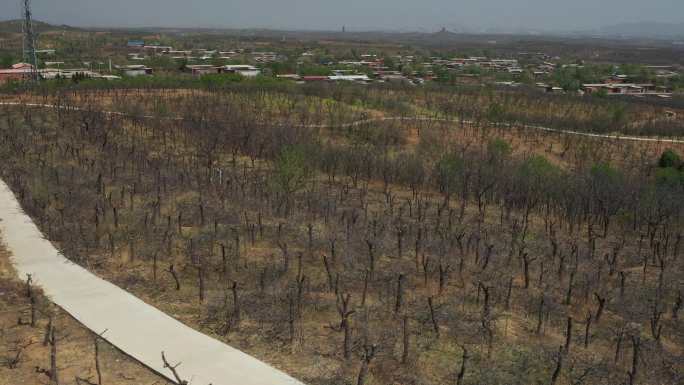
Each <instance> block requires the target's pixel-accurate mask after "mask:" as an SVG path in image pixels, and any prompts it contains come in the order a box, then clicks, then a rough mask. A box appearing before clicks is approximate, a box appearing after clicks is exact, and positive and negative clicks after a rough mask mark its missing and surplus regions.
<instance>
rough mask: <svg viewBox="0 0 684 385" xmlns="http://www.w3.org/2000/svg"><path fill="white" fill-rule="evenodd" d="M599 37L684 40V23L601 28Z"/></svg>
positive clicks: (623, 24)
mask: <svg viewBox="0 0 684 385" xmlns="http://www.w3.org/2000/svg"><path fill="white" fill-rule="evenodd" d="M598 32H599V34H601V35H607V36H622V37H648V38H665V39H672V38H684V23H658V22H638V23H621V24H615V25H612V26H607V27H604V28H601V29H600V30H599V31H598Z"/></svg>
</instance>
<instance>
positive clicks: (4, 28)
mask: <svg viewBox="0 0 684 385" xmlns="http://www.w3.org/2000/svg"><path fill="white" fill-rule="evenodd" d="M22 23H23V20H2V21H0V33H20V32H21V24H22ZM33 29H34V30H35V31H36V32H38V33H41V32H47V31H65V30H66V31H78V30H79V28H76V27H71V26H68V25H53V24H49V23H45V22H42V21H37V20H34V21H33Z"/></svg>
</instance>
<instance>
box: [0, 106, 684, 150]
mask: <svg viewBox="0 0 684 385" xmlns="http://www.w3.org/2000/svg"><path fill="white" fill-rule="evenodd" d="M0 106H26V107H34V108H61V109H64V110H70V111H89V110H87V109H84V108H79V107H75V106H58V105H54V104H36V103H21V102H0ZM93 112H98V113H103V114H107V115H117V116H128V115H129V114H126V113H124V112H119V111H93ZM132 117H133V118H137V119H167V120H183V118H180V117H165V118H160V117H159V116H154V115H140V116H132ZM387 121H414V122H416V121H423V122H437V123H463V124H472V123H473V122H472V121H469V120H463V121H461V120H454V119H441V118H431V117H420V116H417V117H399V116H389V117H381V118H373V119H364V120H357V121H354V122H349V123H342V124H338V125H336V126H335V127H337V128H348V127H357V126H361V125H364V124H369V123H374V122H387ZM304 127H310V128H333V127H332V126H331V125H329V124H311V125H306V126H304ZM524 128H528V129H533V130H539V131H546V132H551V133H557V134H564V135H577V136H586V137H590V138H597V139H612V140H627V141H637V142H654V143H677V144H684V139H666V138H658V137H655V138H654V137H644V136H629V135H626V136H623V135H608V134H593V133H590V132H580V131H572V130H561V129H556V128H550V127H543V126H537V125H525V126H524Z"/></svg>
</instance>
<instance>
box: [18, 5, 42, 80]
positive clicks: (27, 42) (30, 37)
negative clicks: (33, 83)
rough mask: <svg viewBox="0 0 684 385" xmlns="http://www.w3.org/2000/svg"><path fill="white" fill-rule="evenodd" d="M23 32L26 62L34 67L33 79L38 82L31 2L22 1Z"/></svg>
mask: <svg viewBox="0 0 684 385" xmlns="http://www.w3.org/2000/svg"><path fill="white" fill-rule="evenodd" d="M21 3H22V4H21V5H22V7H21V18H22V24H21V32H22V34H23V36H24V62H26V63H29V64H31V65H33V71H32V72H31V78H32V79H33V80H38V57H37V55H36V35H35V33H34V32H33V21H32V20H31V0H21Z"/></svg>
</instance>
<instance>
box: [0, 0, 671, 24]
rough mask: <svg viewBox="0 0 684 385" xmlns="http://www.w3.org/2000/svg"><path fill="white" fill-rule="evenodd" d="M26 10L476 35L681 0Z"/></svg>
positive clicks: (49, 1) (96, 0) (104, 4)
mask: <svg viewBox="0 0 684 385" xmlns="http://www.w3.org/2000/svg"><path fill="white" fill-rule="evenodd" d="M2 3H3V5H2V6H1V7H0V18H3V19H11V18H14V15H19V13H20V12H19V3H20V0H2ZM8 3H9V6H8V5H7V4H8ZM33 8H34V14H35V16H34V17H35V18H36V19H38V20H46V21H49V22H53V23H60V24H61V23H63V24H71V25H76V26H179V27H236V28H242V27H267V28H282V29H327V30H337V29H339V28H341V27H342V25H346V26H347V29H349V30H378V29H384V30H434V29H436V28H438V27H441V26H446V27H447V28H449V29H469V30H475V31H477V30H482V29H487V28H504V29H507V30H513V29H528V30H529V29H545V30H578V29H591V28H596V27H600V26H608V25H613V24H617V23H622V22H636V21H658V22H676V23H681V22H684V0H649V1H643V0H33Z"/></svg>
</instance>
